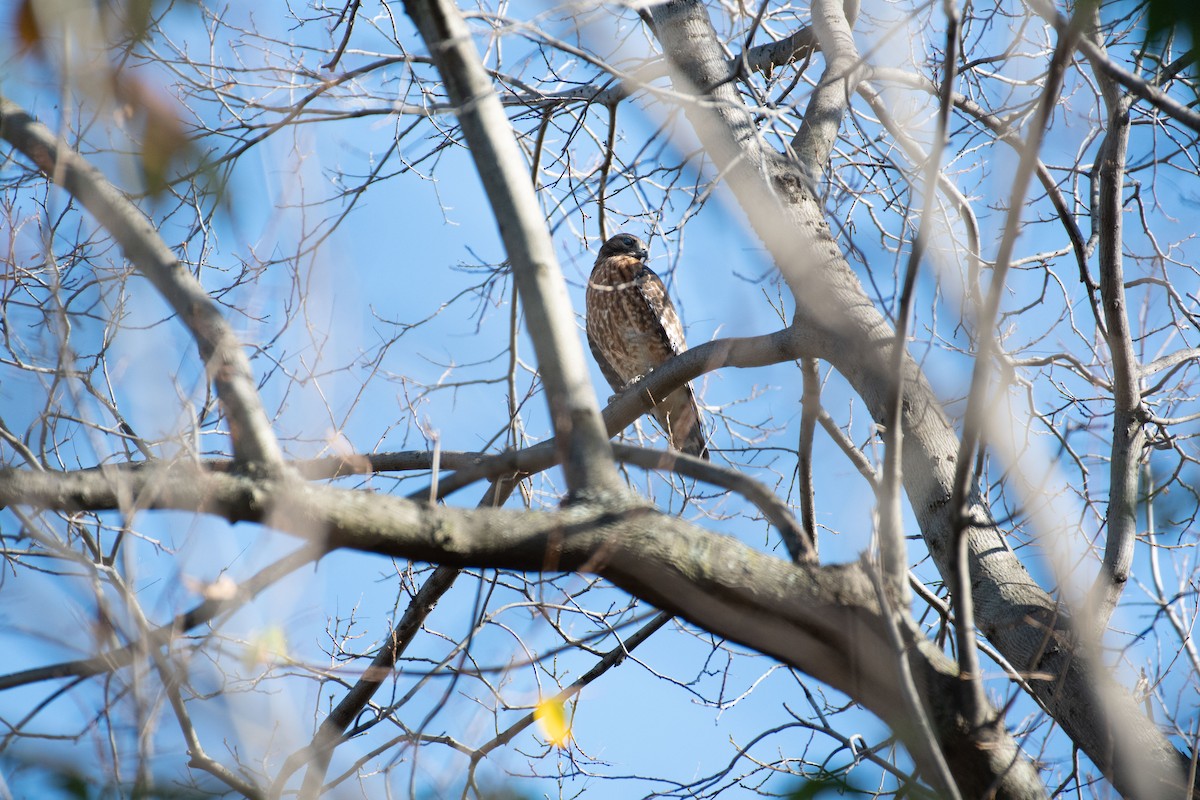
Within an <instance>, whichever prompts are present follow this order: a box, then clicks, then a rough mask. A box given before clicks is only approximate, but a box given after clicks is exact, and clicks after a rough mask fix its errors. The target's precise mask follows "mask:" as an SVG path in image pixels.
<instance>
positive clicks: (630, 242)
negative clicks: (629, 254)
mask: <svg viewBox="0 0 1200 800" xmlns="http://www.w3.org/2000/svg"><path fill="white" fill-rule="evenodd" d="M621 244H623V245H625V246H626V247H633V237H632V236H626V237H625V238H624V239H622V240H621Z"/></svg>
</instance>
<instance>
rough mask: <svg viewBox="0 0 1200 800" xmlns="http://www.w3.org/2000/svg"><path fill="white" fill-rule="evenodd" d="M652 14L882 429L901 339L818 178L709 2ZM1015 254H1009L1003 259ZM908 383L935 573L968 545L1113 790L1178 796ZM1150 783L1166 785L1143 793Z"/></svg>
mask: <svg viewBox="0 0 1200 800" xmlns="http://www.w3.org/2000/svg"><path fill="white" fill-rule="evenodd" d="M651 13H652V14H653V15H654V20H655V28H656V31H657V35H658V37H659V39H660V41H662V42H663V47H664V50H665V52H666V53H667V54H668V57H669V58H670V59H671V61H672V63H673V64H674V65H675V67H676V70H677V71H676V73H673V74H672V81H673V82H674V83H675V86H676V88H677V89H679V90H680V91H681V92H682V91H687V92H691V93H695V94H698V95H699V96H700V97H701V99H702V100H703V101H704V102H703V103H688V104H685V105H684V106H683V109H684V111H685V113H686V114H687V115H688V119H689V120H690V121H691V122H692V126H693V127H694V128H695V130H696V133H697V135H698V137H699V138H700V140H701V142H702V143H703V144H704V146H705V151H706V153H707V154H708V155H709V156H710V157H711V158H712V159H713V161H714V163H715V164H716V166H717V168H718V169H719V170H721V175H722V177H723V178H724V179H725V180H726V181H727V182H728V184H729V187H730V189H731V190H732V192H733V194H734V195H735V197H737V199H738V202H739V204H740V205H741V207H742V209H743V211H744V212H745V213H746V216H747V218H748V220H749V222H750V224H751V225H752V226H753V229H754V232H755V233H756V234H757V235H758V236H759V237H760V238H761V239H762V241H763V243H764V244H765V245H766V247H767V250H768V251H769V252H770V254H771V257H772V258H773V259H774V260H775V263H776V264H777V266H778V267H779V269H780V271H781V272H782V274H783V276H784V278H785V280H787V282H788V285H789V287H790V288H791V290H792V294H793V297H794V298H795V300H796V307H797V315H796V319H797V323H798V324H799V323H800V321H801V320H803V322H804V325H805V326H806V327H808V328H812V329H819V330H822V331H824V332H825V333H826V334H827V335H828V337H829V338H830V339H832V340H834V345H833V346H832V347H831V348H830V349H829V350H827V351H826V352H827V353H828V355H827V356H822V357H825V358H827V360H829V361H830V362H831V363H832V364H833V366H834V367H835V368H836V369H837V370H838V371H839V372H841V373H842V374H843V375H844V376H845V377H846V379H847V381H849V383H850V384H851V385H852V386H853V387H854V390H855V391H856V392H857V393H858V394H859V396H860V397H862V398H863V400H864V402H865V403H866V405H867V406H868V407H869V408H870V410H871V415H872V417H873V418H874V419H875V420H876V421H878V422H880V423H882V422H883V420H885V419H886V417H887V413H886V411H887V409H886V404H885V403H884V402H883V401H884V399H885V398H886V396H887V393H886V387H887V384H888V382H889V381H891V380H894V374H893V373H892V372H891V371H890V370H889V369H888V368H887V365H886V363H885V362H886V359H882V358H881V353H884V352H891V350H890V348H888V345H889V344H890V343H891V342H892V341H893V337H894V333H895V331H894V329H893V328H892V326H891V325H890V324H889V323H888V321H887V320H886V319H885V318H884V317H883V316H882V314H880V313H879V311H878V310H877V309H876V308H875V307H874V305H873V303H872V302H871V300H870V298H869V297H868V296H867V295H866V292H865V291H864V290H863V288H862V284H861V283H860V282H859V280H858V279H857V277H856V276H855V275H854V272H853V270H852V269H851V268H850V265H849V264H848V263H847V260H846V258H845V256H844V255H843V254H842V253H841V251H840V249H839V248H838V246H837V243H836V242H835V241H834V240H833V237H832V234H831V232H830V230H829V226H828V222H827V221H826V219H825V216H824V213H823V209H822V208H821V206H820V203H819V202H818V201H817V199H816V197H815V195H814V190H813V187H812V186H811V180H810V179H809V178H808V177H807V176H805V175H803V174H798V170H797V169H796V166H795V163H794V162H793V161H790V160H788V159H786V158H783V157H781V156H780V155H779V154H778V153H777V152H775V151H773V150H771V149H770V148H768V147H767V146H765V143H764V141H763V139H762V137H760V136H759V135H758V132H757V129H756V127H755V122H754V119H753V117H752V114H751V113H750V110H749V109H747V108H746V105H745V103H744V102H743V101H742V99H741V98H740V97H739V96H737V95H736V93H734V92H730V91H728V90H727V87H726V86H725V85H723V84H721V83H720V81H719V76H720V74H722V73H723V69H724V67H723V65H724V57H723V55H722V53H721V50H720V47H719V45H718V44H717V42H716V39H717V37H716V34H715V32H714V30H713V27H712V23H711V21H710V20H708V18H707V10H706V8H705V7H704V6H703V5H702V4H701V3H699V2H696V0H675V1H674V2H671V3H667V4H662V5H654V6H651ZM683 87H686V89H685V88H683ZM697 87H702V88H699V89H698V88H697ZM710 87H711V88H710ZM1034 155H1035V156H1036V153H1035V154H1034ZM1035 163H1036V159H1035ZM1010 257H1011V252H1010V255H1009V256H1007V257H1006V258H1010ZM988 338H990V337H988ZM905 379H906V383H907V384H908V386H909V389H908V390H907V391H906V393H905V403H904V425H905V431H906V434H907V435H908V437H909V441H910V443H912V444H913V446H911V447H905V448H904V470H903V475H904V486H905V490H906V491H907V493H908V496H909V499H910V503H911V506H912V508H913V511H914V513H915V514H916V516H917V519H918V522H919V523H920V525H921V531H922V534H923V536H924V538H925V541H926V543H927V545H928V548H929V552H930V554H931V555H932V556H933V558H934V560H935V562H936V564H937V566H938V569H939V570H940V571H941V573H942V574H943V576H945V577H946V578H947V579H948V580H949V579H950V577H951V576H952V575H953V574H954V572H955V564H956V561H957V559H956V558H955V554H956V553H957V552H958V549H957V548H956V547H955V545H956V544H960V543H962V541H963V540H964V539H965V541H966V547H967V548H968V551H969V559H970V567H969V570H968V572H969V576H970V580H971V581H972V590H973V595H974V597H975V598H976V599H977V603H976V604H975V617H974V620H975V624H976V625H977V626H978V627H979V628H980V630H981V631H982V632H984V633H985V634H986V635H987V636H988V637H989V638H990V639H991V640H992V642H993V643H994V644H996V645H997V648H998V649H999V650H1000V652H1001V653H1003V654H1004V656H1005V657H1006V658H1008V659H1009V661H1010V662H1011V663H1012V664H1013V665H1014V666H1015V667H1016V668H1017V669H1019V670H1022V671H1025V672H1029V673H1033V672H1045V673H1051V674H1054V675H1055V676H1056V677H1055V679H1054V680H1051V681H1034V682H1032V683H1031V684H1030V685H1031V686H1032V687H1033V688H1034V690H1035V691H1036V692H1037V693H1038V694H1039V697H1040V698H1041V699H1042V700H1043V702H1045V703H1046V705H1047V707H1048V708H1050V709H1052V712H1053V714H1054V716H1055V719H1056V720H1057V721H1058V722H1059V723H1061V724H1062V726H1063V728H1064V729H1065V730H1066V731H1067V732H1068V734H1069V735H1070V736H1071V737H1072V739H1073V740H1074V741H1075V742H1076V743H1078V744H1079V745H1080V746H1081V747H1083V748H1084V750H1086V752H1087V753H1088V755H1089V756H1090V757H1091V758H1092V760H1093V761H1094V762H1096V763H1097V764H1099V765H1101V768H1102V769H1103V770H1104V771H1105V774H1106V775H1108V774H1111V775H1112V779H1113V783H1114V785H1115V786H1116V787H1117V789H1118V791H1122V792H1124V791H1130V792H1131V793H1133V794H1135V795H1141V796H1144V797H1147V798H1152V797H1160V796H1163V793H1165V792H1175V791H1179V789H1180V787H1181V785H1182V766H1183V765H1184V764H1186V761H1185V760H1184V759H1183V758H1182V757H1181V754H1180V753H1179V752H1178V751H1177V750H1176V749H1175V748H1174V747H1172V746H1171V744H1170V742H1168V741H1167V740H1166V738H1165V737H1164V736H1163V735H1162V734H1161V733H1160V732H1159V731H1158V730H1157V728H1156V727H1155V725H1154V724H1153V722H1152V721H1151V720H1149V719H1148V718H1147V717H1146V716H1145V715H1144V714H1143V713H1141V711H1140V709H1138V707H1137V706H1136V705H1135V704H1134V702H1133V699H1132V697H1130V695H1129V694H1128V693H1127V692H1125V691H1123V690H1122V689H1120V688H1119V687H1117V686H1116V685H1115V683H1114V682H1113V681H1112V679H1111V676H1110V675H1109V674H1108V673H1107V672H1106V671H1105V670H1104V668H1103V667H1102V666H1101V665H1098V664H1097V665H1093V664H1091V663H1089V662H1088V660H1087V659H1086V658H1085V657H1084V656H1083V655H1082V654H1081V653H1079V652H1078V651H1077V650H1076V649H1075V648H1073V647H1072V646H1071V645H1070V642H1071V640H1072V639H1071V636H1072V634H1071V622H1070V619H1069V618H1068V617H1066V616H1065V615H1063V614H1062V613H1061V611H1060V609H1059V608H1058V606H1057V604H1056V603H1055V601H1054V599H1053V598H1051V597H1050V596H1049V595H1048V594H1047V593H1046V592H1045V591H1044V590H1043V589H1042V588H1041V587H1040V586H1038V584H1037V582H1036V581H1035V580H1034V579H1033V577H1032V576H1031V575H1030V574H1029V571H1028V570H1027V569H1026V567H1025V566H1024V565H1023V564H1022V563H1021V562H1020V560H1019V559H1018V558H1017V557H1016V554H1015V553H1014V552H1013V550H1012V548H1011V546H1010V544H1009V542H1008V540H1007V536H1006V532H1005V531H1003V530H1001V529H1000V528H999V526H997V525H996V523H995V521H994V519H993V518H992V516H991V514H990V511H989V509H988V506H987V504H986V503H985V502H984V501H983V499H982V498H981V497H980V496H979V494H978V493H977V492H971V493H970V495H969V497H970V500H971V504H970V510H971V516H970V527H969V531H968V532H967V533H966V534H965V536H964V534H963V528H962V524H961V523H962V521H963V515H962V513H961V511H962V507H961V506H955V505H953V504H952V503H951V502H950V501H951V499H952V497H953V494H954V486H955V482H956V481H955V471H956V467H957V459H958V451H959V444H960V443H961V442H960V441H959V440H958V439H957V437H956V436H955V432H954V429H953V427H952V426H951V425H950V423H949V421H948V420H947V419H946V417H945V415H944V413H943V412H942V409H941V402H940V401H939V399H938V398H937V396H936V395H935V393H934V392H933V390H932V387H931V386H930V385H929V383H928V381H927V380H926V379H925V376H924V375H923V374H922V373H921V370H920V369H919V367H918V366H917V365H916V363H915V362H914V361H913V360H912V359H911V357H909V358H906V359H905ZM972 452H973V448H972ZM1047 642H1051V643H1052V646H1048V645H1047ZM1100 695H1111V697H1112V698H1113V702H1101V701H1100V700H1099V696H1100ZM1118 720H1119V722H1118ZM1114 740H1115V743H1114ZM1114 747H1115V749H1121V750H1125V749H1129V750H1136V751H1138V752H1139V753H1140V755H1141V757H1142V760H1141V762H1140V763H1139V764H1138V766H1137V769H1136V772H1137V774H1134V771H1132V770H1131V769H1130V768H1129V763H1128V762H1122V761H1121V760H1119V759H1115V758H1114V756H1113V754H1114ZM955 774H956V775H957V774H958V773H957V771H956V772H955ZM1141 786H1156V787H1157V790H1155V791H1151V792H1149V793H1146V792H1140V787H1141ZM1158 790H1161V791H1158Z"/></svg>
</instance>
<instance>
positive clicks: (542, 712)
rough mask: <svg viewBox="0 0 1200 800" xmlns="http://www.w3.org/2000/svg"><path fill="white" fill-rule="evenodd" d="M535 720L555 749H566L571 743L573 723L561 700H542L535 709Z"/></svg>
mask: <svg viewBox="0 0 1200 800" xmlns="http://www.w3.org/2000/svg"><path fill="white" fill-rule="evenodd" d="M533 718H534V719H535V720H537V722H538V725H539V727H541V729H542V735H543V736H545V737H546V739H547V740H549V741H550V743H551V744H553V745H554V746H555V747H566V746H567V745H568V744H569V743H570V741H571V723H570V721H569V720H568V719H567V709H566V708H565V707H564V706H563V704H562V701H561V700H556V699H555V698H553V697H552V698H550V699H548V700H542V701H541V702H539V703H538V704H537V707H535V708H534V709H533Z"/></svg>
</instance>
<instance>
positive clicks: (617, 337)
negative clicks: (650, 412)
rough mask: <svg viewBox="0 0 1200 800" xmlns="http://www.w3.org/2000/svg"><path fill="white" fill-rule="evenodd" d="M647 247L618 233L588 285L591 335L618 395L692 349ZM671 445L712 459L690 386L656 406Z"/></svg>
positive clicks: (599, 257) (598, 260)
mask: <svg viewBox="0 0 1200 800" xmlns="http://www.w3.org/2000/svg"><path fill="white" fill-rule="evenodd" d="M647 254H648V253H647V250H646V245H645V243H644V242H642V240H641V239H639V238H638V237H636V236H633V235H632V234H628V233H618V234H617V235H616V236H613V237H612V238H611V239H609V240H608V241H607V242H605V243H604V246H603V247H601V248H600V253H599V255H597V256H596V265H595V266H594V267H593V268H592V275H591V277H590V278H588V286H587V337H588V344H589V345H590V346H591V348H592V355H593V356H594V357H595V359H596V362H597V363H598V364H600V371H601V372H602V373H604V377H605V379H606V380H607V381H608V383H609V385H610V386H612V388H613V391H616V392H619V391H621V390H622V389H624V388H625V387H627V386H629V384H631V383H633V382H634V381H636V380H638V379H639V378H642V377H643V376H645V375H646V374H647V373H649V372H650V371H651V370H653V369H655V368H656V367H659V366H661V365H662V364H663V363H665V362H666V361H667V359H669V358H671V357H672V356H675V355H678V354H679V353H682V352H683V351H684V350H686V349H687V343H686V342H684V339H683V325H682V324H681V323H680V322H679V314H678V313H676V311H675V306H674V304H673V303H672V302H671V298H670V297H668V296H667V287H666V286H664V285H663V282H662V279H661V278H659V277H658V276H657V275H655V274H654V271H653V270H651V269H650V268H649V267H648V266H646V263H645V262H646V256H647ZM654 418H655V419H656V420H658V423H659V425H661V426H662V427H663V430H665V431H666V432H667V438H668V439H670V441H671V447H673V448H675V449H676V450H679V451H680V452H683V453H688V454H690V455H694V456H700V457H701V458H708V447H707V445H706V444H705V440H704V424H703V423H702V422H701V420H700V408H699V407H698V406H697V405H696V397H695V395H694V394H693V393H692V387H691V385H690V384H686V385H684V386H681V387H680V388H678V389H676V390H675V391H673V392H671V393H670V394H669V395H667V396H666V397H665V398H664V399H663V400H662V401H661V402H659V403H658V404H657V405H656V406H655V407H654Z"/></svg>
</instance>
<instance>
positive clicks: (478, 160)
mask: <svg viewBox="0 0 1200 800" xmlns="http://www.w3.org/2000/svg"><path fill="white" fill-rule="evenodd" d="M405 9H406V10H407V12H408V15H409V16H410V17H411V18H412V20H413V22H415V23H416V25H417V28H418V30H419V31H420V32H421V36H422V38H424V40H425V44H426V46H427V47H428V48H429V52H430V55H432V56H433V60H434V63H435V64H437V68H438V72H439V73H441V76H442V80H443V83H444V85H445V88H446V93H447V95H448V96H449V97H450V99H451V101H452V102H453V103H454V105H455V106H456V108H457V111H456V113H457V115H458V121H459V125H460V126H461V128H462V133H463V138H464V139H465V140H466V143H467V146H468V147H469V148H470V151H471V157H472V158H473V159H474V160H475V165H476V167H477V169H478V171H479V177H480V179H481V180H482V181H483V186H484V190H485V191H486V193H487V196H488V201H489V202H490V204H491V207H492V212H493V213H494V214H495V215H496V222H497V224H498V225H499V228H500V236H501V238H502V239H503V240H504V248H505V251H506V252H507V253H508V260H509V263H510V264H511V265H512V269H513V274H514V276H515V279H516V284H517V291H518V292H519V293H520V298H521V303H522V306H523V308H524V311H525V318H526V320H527V322H528V325H529V335H530V337H531V338H532V339H533V346H534V349H535V350H536V352H537V357H538V368H539V371H540V374H541V378H542V382H543V383H544V384H545V387H546V398H547V401H548V402H549V404H550V417H551V422H552V424H553V425H554V432H555V434H556V438H557V442H558V447H559V448H561V450H562V452H561V460H562V464H563V468H564V470H565V472H566V477H567V486H568V488H569V490H570V492H571V494H572V496H574V497H582V496H585V495H596V496H605V495H620V494H622V493H623V491H624V490H623V487H622V485H621V483H620V481H619V479H618V477H617V471H616V468H615V467H614V466H613V463H612V457H611V450H610V449H609V446H608V436H607V435H605V432H604V426H603V423H602V422H601V419H600V408H599V406H598V405H597V403H596V394H595V392H594V391H593V389H592V385H591V380H590V379H589V377H588V371H587V362H586V360H585V359H584V355H583V348H582V346H581V345H580V343H579V336H578V334H577V333H576V330H575V320H574V316H573V314H572V311H571V299H570V297H569V296H568V294H567V285H566V281H565V280H564V279H563V276H562V271H561V270H560V269H559V266H558V260H557V258H556V257H555V255H554V244H553V242H551V240H550V233H549V231H548V230H547V228H546V220H545V218H544V216H543V215H542V212H541V209H540V208H539V206H538V203H537V198H536V197H535V195H534V192H533V184H532V182H531V180H530V176H529V167H528V165H526V164H525V160H524V157H523V156H522V154H521V150H520V148H519V147H518V145H517V140H516V137H515V136H514V135H513V130H512V124H511V123H510V122H509V120H508V116H507V115H506V114H505V113H504V108H503V106H501V104H500V99H499V97H498V96H497V95H496V91H495V88H494V87H493V84H492V79H491V77H490V76H489V75H488V73H487V71H486V70H484V68H483V64H482V63H481V62H480V60H479V54H478V52H477V51H476V49H475V45H474V43H473V42H472V40H471V35H470V31H469V30H468V29H467V25H466V22H465V21H464V20H463V17H462V14H461V13H460V12H459V10H458V8H457V7H456V6H454V5H453V3H450V2H448V0H407V2H406V3H405Z"/></svg>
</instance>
